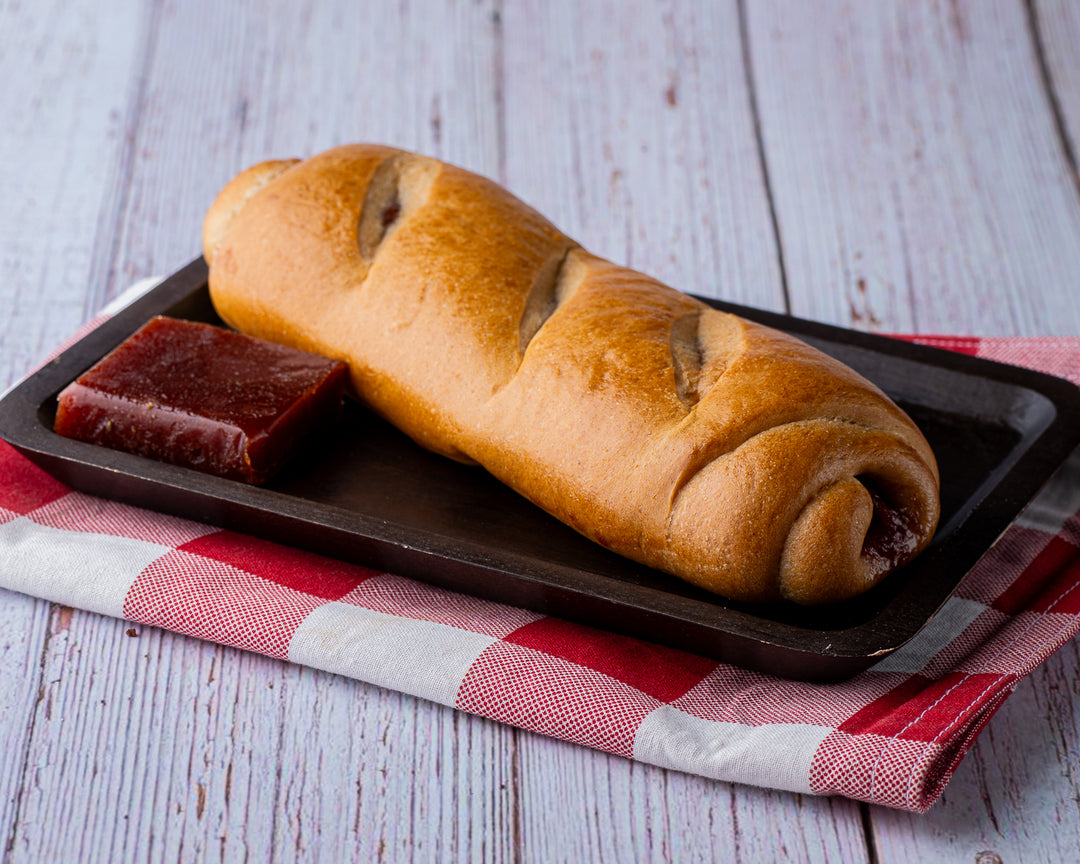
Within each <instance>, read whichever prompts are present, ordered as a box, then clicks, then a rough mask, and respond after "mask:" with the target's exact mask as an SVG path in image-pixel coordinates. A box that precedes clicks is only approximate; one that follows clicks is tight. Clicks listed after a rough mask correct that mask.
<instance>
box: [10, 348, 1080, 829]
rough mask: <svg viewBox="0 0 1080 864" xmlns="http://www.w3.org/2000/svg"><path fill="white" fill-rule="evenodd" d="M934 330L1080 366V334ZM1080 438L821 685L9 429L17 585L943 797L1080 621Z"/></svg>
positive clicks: (555, 716) (628, 734)
mask: <svg viewBox="0 0 1080 864" xmlns="http://www.w3.org/2000/svg"><path fill="white" fill-rule="evenodd" d="M920 341H925V342H929V343H931V344H936V345H943V346H945V347H948V348H953V349H955V350H959V351H965V352H967V353H970V354H977V355H979V356H983V357H992V358H994V359H997V360H1004V361H1007V362H1015V363H1021V364H1027V365H1030V366H1033V367H1037V368H1040V369H1043V370H1045V371H1048V372H1051V373H1056V374H1059V375H1063V376H1066V377H1069V376H1071V377H1072V378H1073V380H1074V381H1077V382H1078V383H1080V339H1025V340H1010V339H981V340H980V339H945V338H936V339H935V338H930V339H921V340H920ZM1078 510H1080V454H1077V455H1076V456H1074V457H1073V459H1072V460H1071V461H1070V462H1069V463H1068V464H1067V465H1066V466H1065V467H1064V468H1063V469H1062V470H1061V471H1060V472H1059V474H1058V475H1057V476H1056V477H1055V478H1054V479H1053V481H1052V482H1051V484H1050V485H1049V486H1048V487H1047V488H1046V489H1045V490H1044V492H1043V493H1042V494H1041V495H1040V496H1039V497H1038V499H1037V500H1036V501H1035V502H1034V503H1033V504H1032V505H1031V506H1030V507H1029V508H1028V509H1027V511H1026V513H1025V514H1024V515H1023V517H1022V518H1021V519H1020V520H1019V522H1017V523H1016V524H1015V525H1014V526H1013V527H1012V528H1010V529H1009V531H1008V533H1007V534H1006V535H1005V536H1004V538H1003V539H1002V540H1001V541H1000V542H999V543H998V544H997V545H996V546H994V548H993V549H992V550H991V551H990V552H989V553H988V555H987V556H986V557H985V558H984V560H983V561H982V562H981V563H980V564H979V565H978V567H977V568H976V569H975V571H974V572H973V573H972V574H971V575H970V576H969V577H968V578H967V579H966V580H965V581H964V583H963V584H962V585H961V587H960V589H959V591H958V592H957V593H956V595H955V596H954V597H953V598H952V599H950V600H949V601H948V603H947V604H946V606H945V607H944V609H943V611H942V612H941V613H940V614H939V615H938V616H937V617H936V618H935V619H934V620H933V621H932V623H931V624H930V625H929V626H928V627H927V628H926V629H925V630H924V631H923V632H921V633H920V634H919V635H918V636H917V637H916V638H915V639H914V640H913V641H912V642H910V643H909V644H908V645H906V646H904V647H903V648H901V649H900V650H899V651H897V652H895V653H894V654H892V655H891V656H889V657H888V658H887V659H885V660H883V661H882V662H880V663H878V664H877V665H876V666H874V667H872V668H870V669H869V670H867V671H865V672H863V673H862V674H860V675H858V676H857V677H855V678H853V679H851V680H849V681H846V682H843V683H839V684H832V685H827V686H825V685H815V684H806V683H799V682H794V681H787V680H780V679H777V678H772V677H770V676H768V675H764V674H761V673H758V672H751V671H747V670H744V669H740V668H737V667H734V666H729V665H726V664H723V663H718V662H716V661H714V660H709V659H706V658H703V657H698V656H694V655H692V654H687V653H685V652H682V651H677V650H673V649H670V648H664V647H661V646H657V645H653V644H649V643H647V642H643V641H639V640H636V639H632V638H627V637H623V636H616V635H613V634H611V633H605V632H602V631H599V630H595V629H591V628H589V627H584V626H581V625H579V624H571V623H568V622H565V621H561V620H558V619H555V618H551V617H548V616H545V615H540V614H537V613H534V612H529V611H525V610H523V609H516V608H512V607H509V606H504V605H500V604H497V603H492V602H488V601H484V600H478V599H476V598H473V597H467V596H463V595H460V594H455V593H451V592H448V591H444V590H441V589H438V588H434V587H431V586H428V585H425V584H423V583H421V582H416V581H412V580H410V579H403V578H401V577H399V576H395V575H393V574H389V573H380V572H375V571H373V570H368V569H365V568H363V567H359V566H355V565H352V564H346V563H343V562H340V561H334V560H329V559H326V558H323V557H320V556H317V555H313V554H310V553H307V552H301V551H297V550H295V549H290V548H285V547H282V546H278V545H275V544H273V543H270V542H267V541H264V540H258V539H254V538H252V537H248V536H243V535H240V534H236V533H232V532H229V531H222V530H219V529H216V528H213V527H209V526H207V525H201V524H197V523H194V522H190V521H186V520H183V519H178V518H174V517H171V516H164V515H161V514H157V513H152V512H148V511H145V510H140V509H137V508H133V507H129V506H125V505H122V504H118V503H115V502H112V501H106V500H102V499H99V498H94V497H90V496H87V495H84V494H81V493H79V492H75V491H72V490H71V489H69V488H67V487H66V486H64V485H62V484H61V483H59V482H57V481H56V480H54V479H52V478H51V477H50V476H48V475H47V474H45V473H44V472H42V471H41V470H39V469H38V468H36V467H34V466H33V465H31V464H30V463H29V462H28V461H26V460H25V459H24V458H23V457H22V456H20V455H19V454H17V453H16V452H15V451H14V450H13V449H11V448H10V447H9V446H8V445H6V444H3V443H0V588H7V589H10V590H13V591H21V592H24V593H26V594H31V595H34V596H37V597H42V598H45V599H47V600H50V601H52V602H54V603H60V604H63V605H65V606H71V607H77V608H80V609H86V610H89V611H91V612H97V613H100V614H103V615H112V616H116V617H122V618H126V619H129V620H131V621H136V622H139V623H141V624H146V625H153V626H158V627H164V628H167V629H169V630H174V631H176V632H178V633H184V634H187V635H190V636H194V637H197V638H200V639H208V640H212V641H214V642H219V643H222V644H224V645H232V646H235V647H238V648H243V649H247V650H250V651H258V652H260V653H262V654H266V655H269V656H271V657H278V658H280V659H282V660H287V661H290V662H293V663H302V664H305V665H308V666H313V667H316V668H318V669H324V670H327V671H330V672H336V673H338V674H341V675H345V676H349V677H352V678H357V679H360V680H362V681H367V682H371V683H373V684H377V685H379V686H383V687H388V688H392V689H394V690H399V691H401V692H405V693H410V694H413V695H415V696H419V697H422V698H425V699H431V700H434V701H436V702H439V703H441V704H443V705H450V706H453V707H454V708H458V709H461V710H463V711H469V712H472V713H475V714H480V715H483V716H485V717H490V718H492V719H495V720H498V721H501V722H504V723H510V724H513V725H515V726H519V727H521V728H523V729H529V730H532V731H535V732H539V733H542V734H545V735H552V736H555V737H558V738H562V739H564V740H567V741H572V742H575V743H578V744H583V745H586V746H589V747H595V748H597V749H599V750H604V751H606V752H609V753H615V754H618V755H620V756H625V757H627V758H631V759H637V760H640V761H643V762H648V763H652V764H654V765H661V766H664V767H667V768H675V769H678V770H681V771H687V772H691V773H694V774H700V775H703V776H706V777H711V778H716V779H720V780H728V781H735V782H740V783H750V784H754V785H758V786H766V787H772V788H777V789H789V790H795V791H799V792H808V793H816V794H821V795H834V794H838V795H846V796H849V797H852V798H858V799H862V800H865V801H871V802H874V803H878V804H885V805H889V806H892V807H899V808H904V809H908V810H913V811H925V810H927V809H928V808H929V807H930V806H931V805H932V804H933V803H934V801H935V800H937V798H938V797H939V795H940V794H941V792H942V791H943V789H944V787H945V784H946V782H947V781H948V779H949V777H950V776H951V775H952V773H953V771H954V770H955V769H956V766H957V765H958V764H959V762H960V759H961V758H962V757H963V755H964V753H965V752H966V751H967V750H968V748H969V747H970V746H971V744H972V743H973V741H974V739H975V737H976V736H977V735H978V733H979V731H980V730H981V729H982V727H983V726H984V725H985V724H986V722H987V721H988V720H989V719H990V717H991V715H992V714H993V713H994V711H995V710H996V709H997V708H998V707H999V706H1000V705H1001V704H1002V702H1003V701H1004V700H1005V698H1006V697H1007V696H1008V695H1009V693H1010V692H1011V691H1012V689H1013V688H1014V686H1015V685H1016V683H1017V682H1018V681H1019V680H1020V679H1022V678H1023V677H1024V676H1025V675H1026V674H1028V673H1029V672H1030V671H1031V670H1032V669H1034V668H1035V667H1036V666H1037V665H1038V664H1039V663H1041V662H1042V661H1043V660H1045V659H1046V658H1047V657H1048V656H1049V655H1050V654H1051V653H1053V652H1054V651H1055V650H1056V649H1057V648H1059V647H1060V646H1061V645H1062V644H1064V643H1065V642H1066V641H1067V640H1068V639H1069V638H1071V637H1072V636H1073V635H1075V634H1076V633H1077V632H1078V631H1080V515H1078V512H1077V511H1078Z"/></svg>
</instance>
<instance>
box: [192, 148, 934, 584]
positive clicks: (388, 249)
mask: <svg viewBox="0 0 1080 864" xmlns="http://www.w3.org/2000/svg"><path fill="white" fill-rule="evenodd" d="M204 252H205V255H206V259H207V261H208V262H209V264H210V291H211V297H212V299H213V302H214V304H215V307H216V308H217V310H218V312H219V313H220V315H221V317H222V318H223V319H224V320H225V321H226V322H228V323H229V324H230V325H232V326H234V327H236V328H237V329H239V330H242V331H244V332H247V333H251V334H253V335H256V336H259V337H262V338H265V339H272V340H276V341H280V342H284V343H287V344H290V345H294V346H296V347H299V348H303V349H306V350H310V351H314V352H318V353H320V354H324V355H327V356H330V357H334V358H337V359H341V360H344V361H346V362H347V363H348V364H349V369H350V376H351V384H352V388H353V390H354V391H355V394H356V395H357V396H358V397H359V398H361V399H363V400H364V401H365V402H367V403H368V404H370V405H371V406H372V407H373V408H374V409H375V410H376V411H378V412H379V413H380V414H382V415H383V416H385V417H386V418H388V419H389V420H390V421H392V422H393V423H395V424H396V425H397V426H398V427H400V428H401V429H402V430H403V431H404V432H406V433H407V434H408V435H410V436H411V437H412V438H414V439H415V440H416V441H417V442H419V443H420V444H422V445H423V446H425V447H427V448H430V449H431V450H434V451H435V452H437V453H441V454H443V455H445V456H449V457H451V458H454V459H458V460H460V461H463V462H475V463H478V464H480V465H482V466H484V468H486V469H487V470H488V471H490V472H491V473H492V474H494V475H495V476H496V477H498V478H499V479H500V480H502V481H503V482H505V483H507V484H508V485H510V486H511V487H512V488H514V489H516V490H517V491H518V492H520V493H521V494H522V495H525V496H526V497H528V498H529V499H531V500H532V501H534V502H535V503H536V504H538V505H539V506H540V507H542V508H544V509H545V510H547V511H548V512H550V513H552V514H554V515H555V516H556V517H558V518H559V519H561V520H562V521H564V522H566V523H567V524H569V525H571V526H573V527H574V528H575V529H577V530H578V531H580V532H581V533H583V534H585V535H586V536H588V537H590V538H592V539H593V540H595V541H596V542H598V543H600V544H602V545H604V546H606V547H608V548H610V549H612V550H614V551H616V552H618V553H620V554H622V555H625V556H627V557H629V558H632V559H634V560H636V561H640V562H642V563H645V564H648V565H650V566H653V567H656V568H659V569H662V570H666V571H668V572H670V573H673V574H675V575H676V576H679V577H681V578H683V579H686V580H687V581H689V582H692V583H694V584H696V585H700V586H702V587H704V588H707V589H709V590H711V591H715V592H718V593H720V594H723V595H726V596H728V597H731V598H734V599H739V600H750V601H773V600H777V599H780V598H787V599H790V600H794V601H796V602H799V603H824V602H831V601H836V600H841V599H845V598H847V597H851V596H854V595H856V594H859V593H861V592H863V591H865V590H866V589H868V588H869V587H871V586H872V585H874V584H876V583H877V582H878V581H879V580H880V579H881V578H882V577H883V576H884V575H885V574H886V573H888V572H890V571H891V570H893V569H895V568H896V566H898V565H899V564H902V563H904V562H906V561H908V560H910V559H911V558H912V557H914V556H915V555H916V554H917V553H918V552H919V551H920V550H921V549H922V548H924V547H925V545H926V544H927V543H928V542H929V540H930V537H931V535H932V534H933V531H934V528H935V526H936V524H937V519H938V513H939V502H938V473H937V466H936V463H935V461H934V456H933V453H932V452H931V450H930V447H929V445H928V444H927V442H926V440H925V439H924V438H923V436H922V434H921V433H920V432H919V430H918V429H917V428H916V426H915V425H914V424H913V423H912V421H911V420H910V419H909V418H908V417H907V416H906V415H905V414H904V413H903V412H901V411H900V410H899V409H898V408H897V407H896V406H895V405H894V404H893V403H892V402H891V401H890V400H889V399H888V398H887V397H886V396H885V395H884V394H883V393H882V392H881V391H880V390H878V389H877V388H876V387H874V386H873V385H872V384H870V383H869V382H867V381H866V380H864V379H863V378H861V377H860V376H859V375H857V374H856V373H855V372H853V371H852V370H850V369H848V368H847V367H845V366H843V365H841V364H840V363H838V362H836V361H834V360H832V359H831V358H829V357H826V356H825V355H824V354H821V353H820V352H818V351H816V350H815V349H813V348H811V347H809V346H808V345H806V344H804V343H802V342H800V341H798V340H796V339H794V338H792V337H790V336H787V335H785V334H783V333H780V332H777V331H775V330H771V329H769V328H766V327H763V326H760V325H758V324H754V323H751V322H748V321H745V320H743V319H740V318H736V317H734V316H731V315H728V314H726V313H722V312H718V311H716V310H713V309H711V308H708V307H706V306H705V305H704V304H702V303H700V302H699V301H697V300H695V299H693V298H691V297H688V296H686V295H685V294H682V293H680V292H678V291H676V290H674V289H672V288H669V287H667V286H665V285H663V284H661V283H659V282H657V281H656V280H654V279H651V278H650V277H648V276H645V275H643V274H641V273H637V272H635V271H633V270H630V269H627V268H625V267H620V266H618V265H616V264H612V263H611V262H609V261H605V260H603V259H601V258H598V257H596V256H594V255H591V254H589V253H588V252H586V251H585V250H583V249H581V248H580V247H579V246H578V245H577V244H575V243H574V242H573V241H572V240H570V239H569V238H568V237H566V236H565V235H563V234H562V233H561V232H559V231H558V230H557V229H556V228H555V227H554V226H553V225H551V224H550V223H549V222H548V221H547V220H546V219H544V218H543V217H542V216H540V215H539V214H538V213H536V212H535V211H534V210H532V209H531V208H529V207H528V206H526V205H525V204H523V203H522V202H521V201H519V200H517V199H516V198H515V197H513V196H512V195H511V194H510V193H509V192H507V191H506V190H504V189H502V188H501V187H499V186H498V185H496V184H494V183H492V182H491V181H489V180H486V179H484V178H482V177H479V176H477V175H475V174H471V173H469V172H467V171H464V170H462V169H460V168H456V167H454V166H452V165H447V164H444V163H441V162H437V161H435V160H432V159H428V158H424V157H421V156H416V155H413V154H410V153H404V152H402V151H399V150H394V149H391V148H387V147H380V146H374V145H351V146H346V147H339V148H337V149H334V150H331V151H329V152H326V153H323V154H321V155H318V156H315V157H313V158H311V159H308V160H306V161H303V162H295V161H290V162H272V163H265V164H264V165H263V166H256V167H255V168H252V169H249V170H248V171H246V172H244V173H243V174H241V175H239V176H238V177H237V178H236V179H235V180H233V181H232V182H231V183H230V184H229V185H228V186H227V187H226V188H225V190H224V191H223V192H222V193H221V195H220V196H219V198H218V200H217V201H216V202H215V203H214V205H213V206H212V207H211V209H210V211H209V213H208V215H207V219H206V229H205V231H204Z"/></svg>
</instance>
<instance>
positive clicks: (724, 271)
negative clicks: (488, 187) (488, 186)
mask: <svg viewBox="0 0 1080 864" xmlns="http://www.w3.org/2000/svg"><path fill="white" fill-rule="evenodd" d="M502 29H503V33H504V38H505V45H506V47H505V48H504V51H503V61H502V66H503V69H504V76H503V77H504V84H503V94H502V100H503V104H504V108H505V114H506V120H505V128H506V133H505V134H506V156H505V176H504V177H502V178H500V179H502V181H503V182H505V183H506V184H508V185H509V186H510V188H511V189H513V190H514V191H515V192H517V193H518V194H519V195H520V196H521V197H523V198H524V199H525V200H526V201H528V202H529V203H530V204H532V205H533V206H534V207H536V208H537V209H538V210H540V211H541V212H542V213H544V214H545V215H546V216H548V218H550V219H551V220H552V221H554V222H555V224H556V225H558V226H559V227H560V228H561V229H562V230H563V231H565V232H567V233H568V234H570V236H572V237H574V238H576V239H577V240H578V241H579V242H580V243H582V244H583V245H584V246H585V247H586V248H587V249H589V250H590V251H592V252H595V253H596V254H598V255H602V256H604V257H606V258H610V259H611V260H613V261H615V262H617V263H619V264H625V265H628V266H631V267H634V268H636V269H639V270H642V271H644V272H646V273H649V274H651V275H653V276H656V277H657V278H659V279H661V280H662V281H665V282H667V283H668V284H671V285H674V286H675V287H678V288H680V289H682V290H686V291H690V292H693V293H697V294H704V295H707V296H712V297H723V298H725V299H729V300H734V301H736V302H743V303H748V304H751V305H756V306H760V307H765V308H771V309H783V305H784V296H783V286H782V282H781V278H780V271H779V268H778V259H777V254H776V251H777V250H776V245H775V240H774V236H773V231H772V227H771V224H770V216H769V205H768V199H767V196H766V195H765V193H764V186H763V179H762V174H761V165H760V159H759V155H758V151H757V144H756V139H755V137H754V120H753V116H752V113H751V110H750V101H749V96H748V91H747V87H746V71H745V67H744V63H743V54H742V49H741V44H740V39H739V20H738V15H737V10H736V7H735V4H734V2H725V3H711V4H684V5H676V4H669V3H664V2H641V3H637V4H636V5H635V8H634V9H633V11H632V12H630V11H628V10H627V8H626V5H625V4H623V3H619V2H616V0H607V2H603V3H586V4H566V3H524V4H507V7H506V8H505V9H504V11H503V15H502ZM703 34H708V37H707V38H705V37H704V36H703Z"/></svg>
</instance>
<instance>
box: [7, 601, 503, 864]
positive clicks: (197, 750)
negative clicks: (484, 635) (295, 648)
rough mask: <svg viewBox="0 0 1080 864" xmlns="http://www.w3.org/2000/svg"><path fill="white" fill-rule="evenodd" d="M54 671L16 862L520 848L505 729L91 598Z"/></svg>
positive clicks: (440, 853)
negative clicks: (116, 613)
mask: <svg viewBox="0 0 1080 864" xmlns="http://www.w3.org/2000/svg"><path fill="white" fill-rule="evenodd" d="M80 667H81V671H82V672H83V675H82V676H81V678H82V680H81V681H80V682H79V685H78V686H74V685H73V684H72V678H74V677H75V676H76V675H78V673H79V671H80ZM46 669H47V680H48V682H49V683H48V686H47V687H46V690H45V693H44V696H43V699H42V701H41V705H40V709H39V711H38V716H37V718H36V724H35V735H34V739H33V742H32V744H31V747H30V752H29V761H30V764H31V765H33V766H34V769H33V771H31V772H29V773H28V776H27V782H26V786H25V788H24V790H23V796H24V800H23V808H22V811H21V818H20V822H19V826H18V832H17V833H16V834H15V836H14V837H13V845H12V854H13V857H14V858H15V860H31V861H45V860H69V858H70V857H71V856H75V857H76V858H77V859H78V860H149V861H190V860H197V861H232V860H237V859H239V858H242V857H245V856H246V857H248V858H250V859H251V860H259V861H272V860H281V859H285V860H292V859H300V860H320V861H335V862H336V861H357V862H367V861H394V860H402V859H408V858H412V857H415V858H417V859H420V860H430V859H438V858H455V857H457V855H458V853H459V852H465V851H466V850H468V851H469V852H476V853H477V860H506V859H508V858H510V857H511V855H510V854H509V850H508V849H507V848H506V844H509V843H511V842H513V839H514V837H513V833H512V832H511V831H507V830H505V828H506V826H505V825H501V824H499V819H500V818H505V817H506V814H510V813H513V811H514V807H513V804H514V802H513V800H512V796H513V794H514V788H513V784H512V782H510V778H509V777H507V776H504V775H502V774H501V773H500V770H501V769H503V768H505V765H506V764H507V763H505V762H502V763H500V762H499V761H498V760H491V759H489V758H487V756H488V755H489V754H490V753H491V752H493V751H494V752H509V751H511V750H512V748H511V747H509V746H508V742H507V738H509V737H511V736H512V735H513V734H514V733H513V731H512V730H509V729H507V728H506V727H502V726H499V725H498V724H495V723H486V722H483V721H477V722H475V723H462V722H461V719H462V717H461V715H459V714H457V713H456V712H453V711H451V710H449V709H445V708H440V707H439V706H435V705H431V704H430V703H426V702H423V701H421V700H417V699H413V698H411V697H408V696H404V695H401V694H397V693H390V692H388V691H381V690H379V689H378V688H376V687H371V686H367V685H364V684H360V683H359V682H355V681H349V680H346V679H342V678H339V677H337V676H333V675H329V674H326V673H321V672H315V671H313V670H310V669H304V668H302V667H299V666H293V665H290V664H287V663H283V662H279V661H274V660H269V659H267V658H263V657H258V656H256V655H252V654H247V653H244V652H241V651H236V650H233V649H225V648H220V647H213V646H208V645H206V644H205V643H200V642H198V641H196V640H193V639H187V638H185V637H182V636H177V635H174V634H171V633H168V632H165V631H160V630H156V629H154V628H142V627H133V626H132V625H131V624H130V623H126V622H123V621H116V620H113V619H105V618H101V617H99V616H95V615H91V614H89V613H82V612H75V613H74V614H73V615H68V616H67V618H66V620H65V627H64V628H63V630H62V632H60V633H58V634H57V635H55V636H54V638H53V639H52V640H51V641H50V650H49V656H48V658H47V661H46ZM440 781H445V782H440ZM459 795H464V796H466V802H467V803H468V806H464V805H463V804H462V805H461V806H459V802H458V801H457V798H458V796H459ZM476 814H481V815H482V816H484V817H486V818H487V819H489V820H491V823H492V826H493V827H492V829H491V830H486V829H485V830H478V828H481V826H478V825H477V824H476V822H475V816H476Z"/></svg>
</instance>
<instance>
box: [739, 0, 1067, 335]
mask: <svg viewBox="0 0 1080 864" xmlns="http://www.w3.org/2000/svg"><path fill="white" fill-rule="evenodd" d="M876 6H877V10H876V12H875V14H867V13H866V12H865V10H861V8H860V7H857V6H852V5H850V4H846V3H841V2H822V3H815V4H798V5H797V6H796V7H795V8H789V6H788V4H782V3H753V4H748V6H747V11H748V17H749V28H748V29H749V32H750V38H751V42H752V46H753V54H752V65H753V69H754V78H755V81H756V82H757V91H758V94H759V104H760V110H761V126H762V135H763V140H764V145H765V152H766V156H767V162H768V166H769V174H770V177H771V178H772V187H773V189H775V193H776V194H775V198H776V209H777V218H778V223H779V228H780V237H781V245H782V249H783V255H784V260H785V265H786V269H787V273H788V283H789V289H790V291H791V294H792V298H793V304H792V305H793V309H792V311H793V312H794V313H795V314H799V315H803V316H807V317H813V318H818V319H823V320H827V321H830V322H836V323H840V324H845V325H849V326H855V327H858V328H862V329H873V330H887V329H893V330H901V331H920V332H928V331H938V332H947V333H975V334H981V335H1014V334H1019V335H1036V334H1058V333H1062V334H1069V333H1073V332H1075V331H1076V323H1075V322H1076V321H1077V320H1078V318H1080V292H1078V291H1076V290H1075V279H1076V273H1077V272H1078V268H1080V198H1078V196H1077V190H1076V188H1075V186H1074V184H1073V183H1072V179H1071V176H1070V169H1069V166H1068V164H1067V162H1066V160H1065V158H1064V156H1063V152H1062V147H1061V143H1060V141H1059V139H1058V137H1057V132H1056V129H1055V126H1054V122H1053V116H1052V111H1051V109H1050V105H1049V103H1048V101H1047V99H1046V98H1045V94H1044V93H1043V89H1042V84H1041V79H1040V74H1039V69H1038V63H1037V57H1036V52H1035V47H1034V44H1033V41H1032V39H1031V37H1030V34H1029V29H1028V22H1027V15H1026V11H1025V7H1024V6H1023V4H1022V3H1021V2H1019V0H1002V2H993V3H964V2H960V0H957V2H949V3H945V2H942V3H904V2H889V3H883V4H876ZM1074 62H1075V61H1074Z"/></svg>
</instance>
